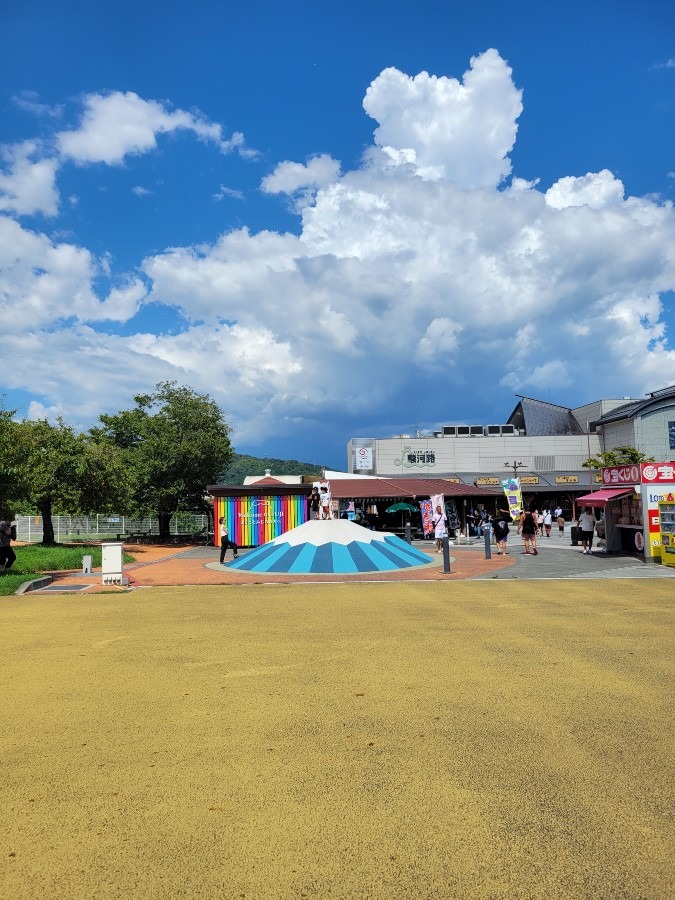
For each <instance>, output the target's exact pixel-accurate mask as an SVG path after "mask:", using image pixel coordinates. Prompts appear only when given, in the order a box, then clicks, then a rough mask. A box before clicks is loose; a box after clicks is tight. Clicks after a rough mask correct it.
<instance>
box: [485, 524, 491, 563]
mask: <svg viewBox="0 0 675 900" xmlns="http://www.w3.org/2000/svg"><path fill="white" fill-rule="evenodd" d="M491 543H492V529H491V528H490V527H489V526H488V527H486V528H485V559H492V548H491V547H490V544H491Z"/></svg>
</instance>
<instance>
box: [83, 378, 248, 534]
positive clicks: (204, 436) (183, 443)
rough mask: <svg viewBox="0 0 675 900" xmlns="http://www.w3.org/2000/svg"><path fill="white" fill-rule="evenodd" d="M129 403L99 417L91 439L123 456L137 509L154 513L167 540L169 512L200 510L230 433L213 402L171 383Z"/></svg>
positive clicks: (226, 455) (225, 456) (228, 451)
mask: <svg viewBox="0 0 675 900" xmlns="http://www.w3.org/2000/svg"><path fill="white" fill-rule="evenodd" d="M134 401H135V403H136V406H135V407H134V408H133V409H129V410H122V411H121V412H118V413H115V414H114V415H102V416H100V422H101V427H97V428H93V429H92V430H91V435H92V437H94V438H95V440H96V441H100V442H102V443H104V444H109V445H111V446H115V447H117V448H118V449H119V450H120V451H121V452H122V454H123V456H124V459H125V463H126V465H127V467H128V471H129V477H130V482H131V491H132V498H133V504H134V507H135V509H136V511H138V512H141V513H154V514H155V515H157V517H158V518H159V533H160V536H161V537H169V533H170V531H169V529H170V525H171V518H172V516H173V515H174V513H176V512H178V511H190V510H195V509H203V508H204V492H205V488H206V486H207V485H208V484H213V483H214V482H215V481H216V479H217V477H218V473H219V472H221V471H222V469H223V468H224V467H225V466H226V465H227V464H228V463H229V461H230V459H231V457H232V447H231V444H230V438H229V434H230V429H229V426H228V425H227V423H226V422H225V419H224V417H223V413H222V411H221V410H220V408H219V407H218V405H217V404H216V403H215V401H214V400H211V399H210V398H209V397H208V396H206V395H204V394H198V393H196V392H195V391H193V390H192V389H191V388H189V387H184V386H178V385H177V384H176V383H175V382H160V383H159V384H158V385H157V387H156V390H155V392H154V393H152V394H139V395H138V396H136V397H134Z"/></svg>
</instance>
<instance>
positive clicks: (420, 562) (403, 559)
mask: <svg viewBox="0 0 675 900" xmlns="http://www.w3.org/2000/svg"><path fill="white" fill-rule="evenodd" d="M431 562H433V560H432V559H431V558H430V557H429V556H427V554H426V553H421V552H420V551H419V550H415V549H414V548H413V547H411V546H410V544H407V543H406V542H405V541H403V540H401V538H399V537H396V535H394V534H390V533H389V532H386V531H369V530H368V529H367V528H363V526H361V525H355V524H354V522H350V521H349V520H348V519H327V520H326V521H316V520H312V521H310V522H305V523H304V525H298V527H297V528H293V529H291V531H287V532H286V533H285V534H282V535H280V536H279V537H278V538H274V540H272V541H270V542H269V543H267V544H263V545H262V546H261V547H257V548H256V549H255V550H251V551H250V553H247V554H246V555H242V556H240V557H239V559H236V560H233V561H232V562H230V563H227V568H228V569H236V570H238V571H242V572H276V573H287V574H289V575H312V574H332V575H353V574H356V573H359V572H392V571H396V570H399V569H409V568H411V567H412V566H424V565H429V564H430V563H431Z"/></svg>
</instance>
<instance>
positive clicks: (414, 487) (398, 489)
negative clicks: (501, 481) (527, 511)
mask: <svg viewBox="0 0 675 900" xmlns="http://www.w3.org/2000/svg"><path fill="white" fill-rule="evenodd" d="M329 484H330V489H331V496H332V497H333V498H334V499H336V500H363V499H370V500H390V499H395V498H398V497H409V498H411V499H413V500H414V499H416V498H417V497H431V496H432V495H433V494H444V495H445V496H446V497H494V496H497V495H499V494H501V493H502V491H501V489H497V488H492V487H475V486H474V485H468V484H457V483H456V482H454V481H445V480H444V479H442V478H438V479H436V478H377V477H375V478H338V479H335V480H334V481H329ZM311 489H312V486H311V485H310V484H282V483H281V482H280V481H277V480H276V479H275V478H264V479H262V480H261V481H256V482H255V483H254V484H247V485H239V484H237V485H228V484H212V485H209V487H208V488H207V490H208V491H209V493H210V494H212V495H213V496H215V497H245V496H258V495H261V494H271V495H277V494H306V495H307V496H309V494H310V492H311Z"/></svg>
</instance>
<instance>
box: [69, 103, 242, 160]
mask: <svg viewBox="0 0 675 900" xmlns="http://www.w3.org/2000/svg"><path fill="white" fill-rule="evenodd" d="M180 130H185V131H190V132H192V133H193V134H195V135H196V136H197V137H198V138H200V139H201V140H204V141H210V142H214V143H216V144H217V145H218V147H219V148H220V149H221V150H222V152H225V153H229V152H231V151H233V150H236V149H243V148H244V137H243V135H242V134H241V133H240V132H235V133H234V134H233V135H232V137H231V138H229V139H225V138H224V137H223V133H222V128H221V126H220V125H219V124H217V123H215V122H209V121H208V120H207V119H205V118H203V117H201V116H195V115H193V114H192V113H189V112H186V111H185V110H182V109H177V110H173V111H169V110H168V109H166V108H165V107H164V106H163V105H162V104H161V103H159V102H157V101H156V100H144V99H143V98H142V97H139V96H138V94H135V93H134V92H133V91H127V92H125V93H122V92H121V91H114V92H113V93H110V94H88V95H87V96H86V97H85V98H84V113H83V116H82V121H81V123H80V126H79V128H76V129H74V130H70V131H62V132H60V134H59V135H58V136H57V145H58V148H59V151H60V153H61V154H62V155H63V156H64V157H67V158H69V159H72V160H74V161H75V162H77V163H81V164H84V163H95V162H102V163H107V164H108V165H119V164H120V163H122V162H123V161H124V159H125V157H126V156H128V155H130V154H139V153H147V152H148V151H150V150H154V149H155V148H156V146H157V135H159V134H170V133H172V132H175V131H180Z"/></svg>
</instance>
